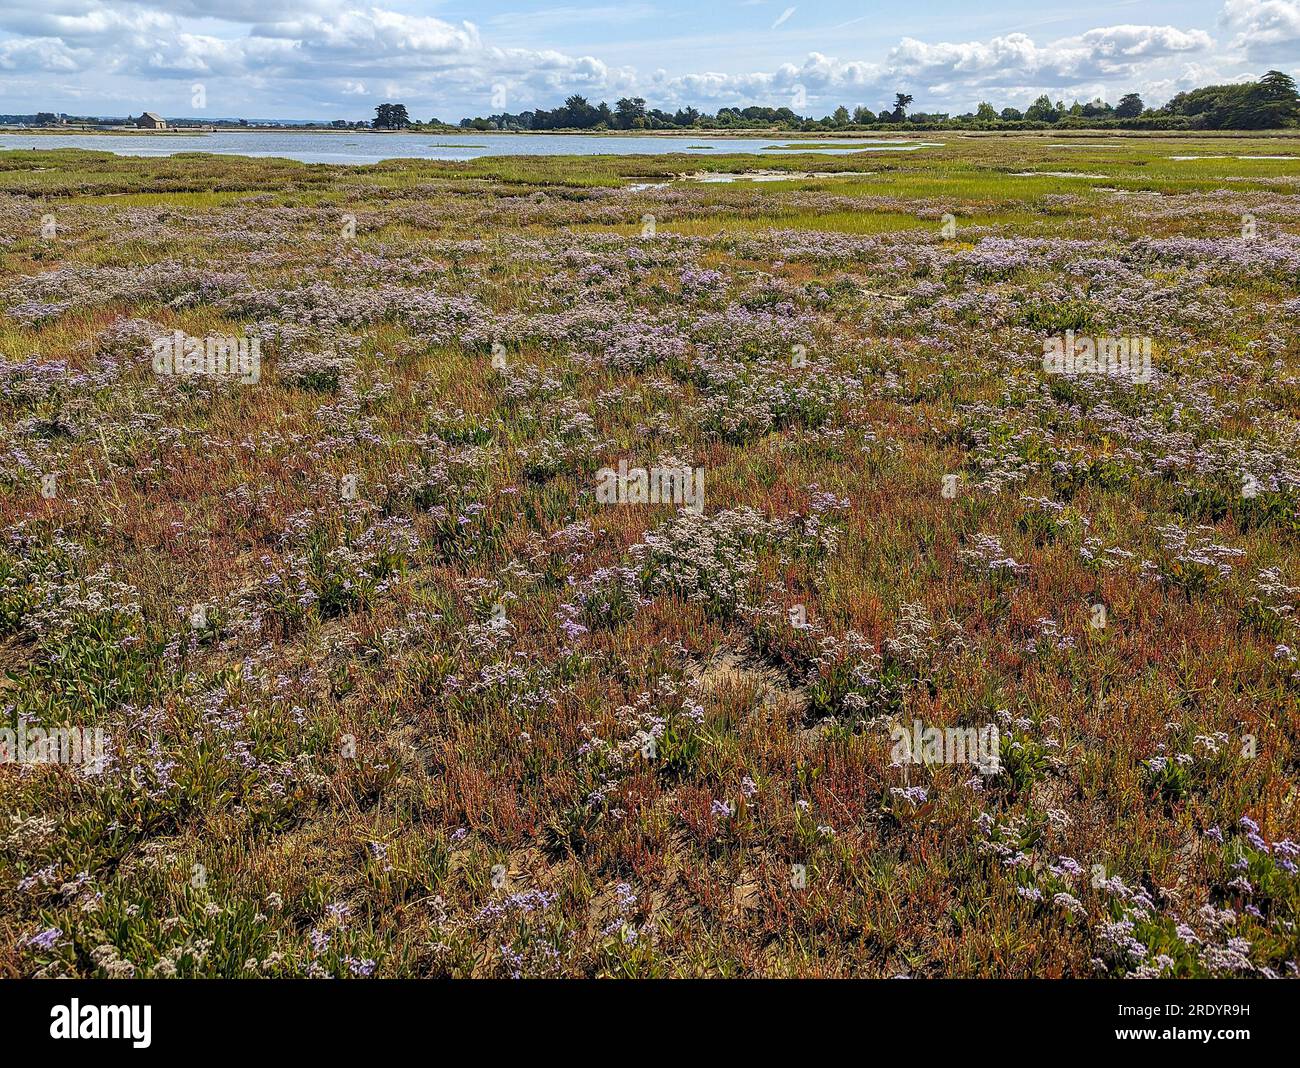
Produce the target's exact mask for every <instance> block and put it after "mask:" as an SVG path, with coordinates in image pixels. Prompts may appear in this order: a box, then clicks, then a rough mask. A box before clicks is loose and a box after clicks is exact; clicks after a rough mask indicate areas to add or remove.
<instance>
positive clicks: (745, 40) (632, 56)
mask: <svg viewBox="0 0 1300 1068" xmlns="http://www.w3.org/2000/svg"><path fill="white" fill-rule="evenodd" d="M0 5H3V6H2V7H0V112H28V111H35V110H38V109H39V110H56V111H68V112H73V113H87V114H107V113H112V114H121V113H126V112H134V113H138V112H139V111H141V110H143V109H146V108H147V109H149V110H152V111H158V112H160V113H162V114H164V115H167V116H173V117H175V116H189V115H193V116H203V115H209V116H230V115H243V116H249V117H257V118H326V119H328V118H362V117H368V116H369V115H370V114H372V112H373V108H374V105H375V104H376V103H379V102H382V101H384V100H400V101H402V102H404V103H406V104H407V106H408V108H409V109H410V111H411V113H412V114H413V115H414V116H416V117H420V118H427V117H429V116H432V115H437V116H438V117H440V118H443V119H448V120H455V119H459V118H461V117H463V116H465V115H479V114H488V113H491V112H498V111H501V110H509V111H521V110H524V109H525V108H533V107H553V106H555V105H556V104H558V103H559V102H560V101H561V100H562V99H563V97H564V96H565V95H567V94H568V93H571V92H579V93H582V94H583V95H585V96H587V97H589V98H590V99H592V100H601V99H606V100H609V101H610V102H611V103H612V102H613V101H614V100H615V99H616V98H617V97H619V96H625V95H640V96H643V97H645V98H646V99H647V100H648V101H649V102H650V104H651V105H652V106H658V107H664V108H667V109H669V110H672V109H674V108H676V107H678V106H682V105H685V104H694V105H696V106H697V107H700V108H702V109H705V110H708V111H713V110H716V108H718V107H720V106H724V105H736V104H740V105H744V104H769V105H772V106H782V105H785V106H792V107H794V108H795V110H796V111H799V112H800V113H802V114H814V115H818V116H820V115H823V114H826V113H828V112H829V111H831V110H833V109H834V108H835V107H836V106H837V105H838V104H846V105H849V106H850V107H851V106H854V105H857V104H865V105H866V106H867V107H870V108H872V109H873V110H875V109H878V108H879V107H880V106H881V105H882V104H884V103H886V102H887V101H889V100H890V99H892V95H893V93H894V92H895V91H896V90H903V91H906V92H909V93H911V94H912V95H913V96H914V98H915V103H914V105H913V106H914V108H918V109H921V110H936V111H952V112H960V111H966V110H971V109H973V107H974V106H975V104H976V103H977V102H978V101H980V100H989V101H990V102H992V103H994V104H995V105H996V106H997V107H999V108H1001V107H1003V106H1006V105H1012V106H1016V107H1024V106H1025V105H1026V104H1027V103H1028V102H1029V101H1030V100H1032V99H1033V98H1034V97H1036V96H1037V95H1039V93H1043V92H1046V93H1048V94H1049V95H1050V96H1051V97H1052V98H1053V99H1057V98H1062V99H1065V100H1066V101H1067V102H1068V101H1070V100H1073V99H1075V98H1078V99H1081V100H1087V99H1091V98H1093V97H1095V96H1101V97H1103V98H1105V99H1109V100H1111V101H1112V102H1114V101H1116V100H1118V98H1119V96H1120V95H1122V94H1123V93H1125V92H1128V91H1130V90H1136V91H1138V92H1141V93H1142V94H1143V97H1144V98H1145V99H1146V100H1147V101H1148V103H1162V102H1163V101H1164V100H1165V99H1167V98H1168V97H1169V96H1171V95H1173V93H1175V92H1178V91H1179V90H1181V89H1187V88H1191V87H1194V86H1196V85H1203V84H1207V83H1209V82H1219V81H1235V80H1241V79H1245V78H1250V77H1255V76H1258V75H1259V74H1261V73H1262V72H1263V71H1265V70H1267V69H1268V68H1270V67H1279V68H1281V69H1283V70H1287V71H1289V72H1293V73H1297V71H1296V68H1297V67H1300V63H1297V59H1300V0H1180V2H1170V0H1122V2H1117V3H1102V4H1100V5H1097V6H1087V7H1085V6H1082V5H1070V6H1065V5H1061V6H1053V5H1051V4H1045V3H1042V2H1031V0H988V2H987V3H983V4H972V3H971V0H961V2H959V0H929V2H925V0H923V2H920V3H914V4H900V3H897V2H894V3H880V2H876V0H871V2H863V0H856V2H849V0H822V2H819V3H791V2H789V0H713V2H709V3H700V2H698V0H695V2H685V0H627V2H625V3H616V2H612V0H606V2H600V3H581V2H578V0H570V2H560V3H537V4H527V3H518V2H502V0H475V2H472V3H471V2H462V0H447V2H428V0H369V2H354V0H0Z"/></svg>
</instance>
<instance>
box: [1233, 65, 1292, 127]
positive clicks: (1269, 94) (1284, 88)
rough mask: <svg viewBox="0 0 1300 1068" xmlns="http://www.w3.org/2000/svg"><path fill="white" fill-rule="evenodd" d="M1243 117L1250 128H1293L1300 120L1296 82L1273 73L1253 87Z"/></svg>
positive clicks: (1278, 73) (1272, 71) (1266, 75)
mask: <svg viewBox="0 0 1300 1068" xmlns="http://www.w3.org/2000/svg"><path fill="white" fill-rule="evenodd" d="M1245 111H1246V114H1245V116H1244V118H1245V119H1246V121H1247V122H1248V123H1249V128H1250V129H1255V130H1264V129H1271V128H1276V127H1280V126H1290V125H1291V124H1293V123H1294V122H1295V121H1296V119H1297V118H1298V117H1300V94H1297V93H1296V85H1295V79H1294V78H1292V77H1290V75H1287V74H1283V73H1282V72H1281V71H1280V70H1271V71H1269V72H1268V73H1267V74H1265V75H1264V77H1262V78H1260V80H1259V81H1257V82H1256V83H1255V84H1254V85H1252V86H1251V87H1250V91H1249V94H1248V96H1247V100H1246V108H1245Z"/></svg>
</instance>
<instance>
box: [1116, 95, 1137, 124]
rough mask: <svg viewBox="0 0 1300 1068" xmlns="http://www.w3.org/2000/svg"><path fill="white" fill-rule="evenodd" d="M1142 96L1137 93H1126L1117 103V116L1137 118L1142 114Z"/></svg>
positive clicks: (1118, 117) (1119, 117) (1120, 117)
mask: <svg viewBox="0 0 1300 1068" xmlns="http://www.w3.org/2000/svg"><path fill="white" fill-rule="evenodd" d="M1142 109H1143V104H1142V98H1141V97H1140V96H1138V95H1137V93H1125V94H1124V95H1123V96H1122V97H1120V98H1119V103H1118V104H1116V105H1115V118H1117V119H1136V118H1137V117H1138V116H1139V115H1141V114H1142Z"/></svg>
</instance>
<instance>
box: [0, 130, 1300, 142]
mask: <svg viewBox="0 0 1300 1068" xmlns="http://www.w3.org/2000/svg"><path fill="white" fill-rule="evenodd" d="M214 133H236V134H268V133H274V134H293V133H296V134H344V135H350V136H358V135H373V136H397V135H405V136H408V137H447V138H456V139H460V138H466V139H469V140H471V141H477V140H481V139H483V138H491V137H529V136H535V137H609V138H631V137H655V138H665V139H677V140H681V139H683V138H685V139H688V140H695V141H699V140H701V139H705V140H728V139H737V140H743V139H762V140H781V141H791V142H793V141H814V142H829V141H864V142H880V141H911V140H924V139H925V138H927V137H934V136H936V135H937V134H942V135H944V136H946V137H976V138H988V137H1010V138H1018V137H1026V138H1043V137H1050V138H1053V139H1056V140H1069V139H1079V140H1087V139H1090V138H1102V139H1106V140H1110V139H1120V138H1131V139H1150V138H1188V137H1197V138H1216V139H1224V140H1231V139H1234V138H1243V137H1245V138H1250V137H1270V138H1275V137H1282V138H1291V139H1295V138H1300V129H1297V128H1294V127H1285V128H1282V129H1277V130H1194V131H1189V130H1115V129H1106V128H1104V127H1098V128H1096V129H1080V128H1077V127H1076V128H1073V129H1066V130H1056V129H1046V130H959V129H945V130H917V131H910V130H887V129H881V130H848V131H843V132H840V131H835V130H831V131H826V130H783V129H780V128H779V127H770V126H768V127H755V128H754V129H745V130H734V129H729V130H709V129H701V128H691V129H681V130H467V129H462V128H460V127H447V128H445V129H424V128H420V127H416V128H413V129H407V130H375V129H364V128H358V129H344V130H340V129H335V128H332V127H327V126H214V127H210V128H205V129H187V128H183V127H181V128H172V129H167V130H147V129H139V130H131V129H102V130H101V129H86V128H57V127H48V126H37V127H27V128H23V127H18V126H0V134H18V135H21V136H31V137H71V136H84V137H163V138H167V137H206V136H208V135H209V134H214Z"/></svg>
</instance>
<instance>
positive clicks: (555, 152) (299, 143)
mask: <svg viewBox="0 0 1300 1068" xmlns="http://www.w3.org/2000/svg"><path fill="white" fill-rule="evenodd" d="M793 143H794V142H792V141H791V140H790V139H789V138H788V137H784V138H763V137H717V138H703V137H697V136H694V135H692V136H691V137H690V138H685V137H654V136H630V137H623V136H617V137H599V136H592V135H588V134H483V133H479V132H478V131H474V132H473V133H467V134H465V135H463V136H457V135H448V134H377V133H355V132H351V133H326V132H306V133H293V132H285V131H282V130H267V131H260V130H258V131H248V132H241V131H236V130H217V131H214V132H212V133H207V134H198V133H196V134H165V135H162V134H121V135H116V134H77V133H67V134H64V133H59V134H30V133H29V134H23V133H3V134H0V149H9V150H15V149H30V148H43V149H50V148H84V149H88V150H91V151H98V152H113V153H115V154H117V155H119V156H173V155H175V154H176V153H178V152H212V153H216V154H219V155H243V156H275V157H279V158H282V159H295V160H300V161H301V162H303V163H378V162H380V161H381V160H386V159H443V160H465V159H474V158H476V157H478V156H602V155H603V156H629V155H648V156H660V155H665V154H667V153H670V152H684V153H687V154H689V153H692V152H698V153H707V152H717V151H718V150H721V151H724V152H762V151H771V152H815V153H817V154H818V155H823V156H839V155H845V154H846V153H849V152H915V151H917V150H918V149H921V148H926V147H933V145H932V144H931V143H930V142H920V141H897V140H882V139H878V138H865V137H864V138H859V139H847V138H846V139H836V138H825V137H819V138H818V139H817V141H816V142H815V143H816V144H819V145H823V144H835V145H837V147H835V148H806V149H805V148H789V147H787V146H789V145H791V144H793ZM840 145H842V146H843V147H838V146H840Z"/></svg>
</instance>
